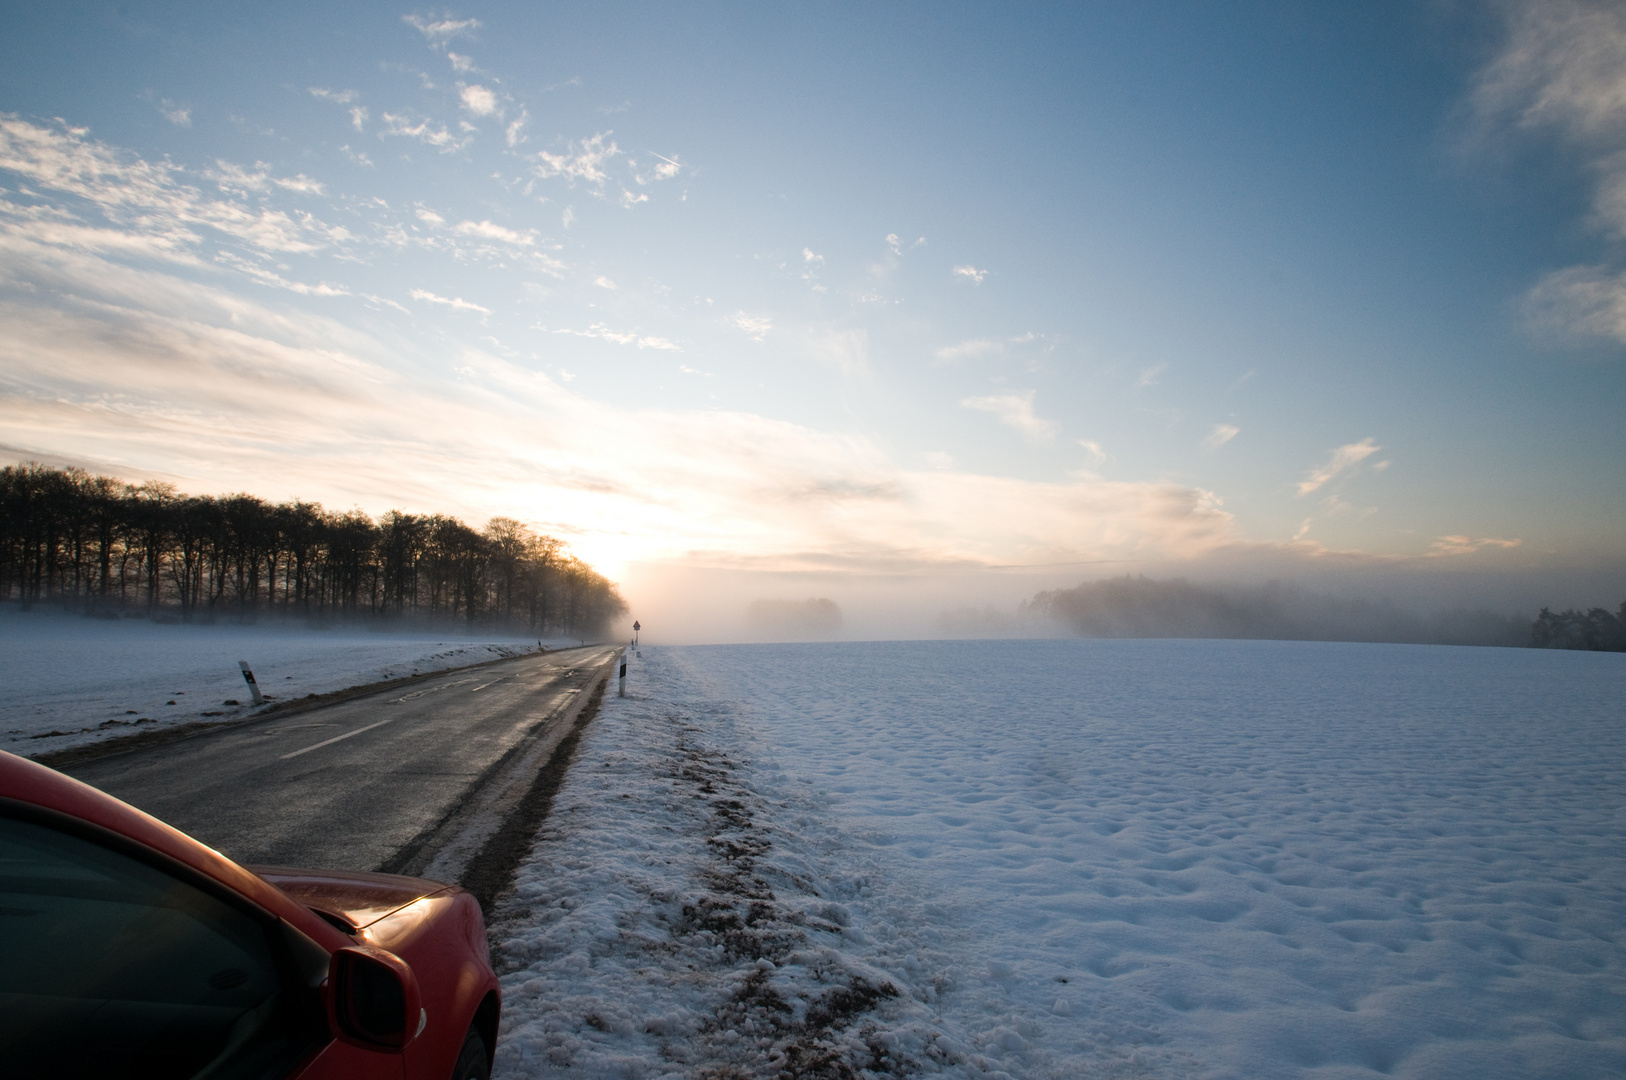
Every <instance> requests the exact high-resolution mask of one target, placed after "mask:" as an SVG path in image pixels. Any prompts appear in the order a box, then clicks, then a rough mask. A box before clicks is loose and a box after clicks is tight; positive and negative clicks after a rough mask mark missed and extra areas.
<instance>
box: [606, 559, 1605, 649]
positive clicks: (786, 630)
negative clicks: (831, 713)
mask: <svg viewBox="0 0 1626 1080" xmlns="http://www.w3.org/2000/svg"><path fill="white" fill-rule="evenodd" d="M622 591H623V595H624V596H626V598H627V600H628V602H629V604H630V606H631V609H632V610H631V614H630V615H629V617H628V620H627V625H628V629H627V631H626V633H627V635H628V636H630V626H631V619H633V618H637V619H639V620H641V622H642V624H643V640H644V641H645V642H647V643H650V644H657V643H665V644H706V643H717V644H722V643H730V642H774V641H821V640H824V641H868V640H898V639H904V640H911V639H930V638H966V639H977V638H1050V637H1070V636H1090V637H1215V638H1278V639H1290V640H1325V641H1380V642H1418V643H1431V644H1458V645H1525V644H1527V643H1528V642H1529V635H1530V623H1531V621H1532V620H1533V619H1534V618H1535V616H1536V613H1537V612H1538V611H1539V610H1540V609H1541V608H1543V607H1550V608H1552V609H1554V610H1555V611H1556V610H1560V609H1563V608H1569V607H1574V608H1580V609H1582V610H1585V609H1587V608H1590V607H1594V606H1604V607H1607V608H1610V609H1613V608H1615V607H1616V606H1617V605H1618V604H1619V603H1620V602H1621V600H1622V599H1626V572H1621V571H1617V570H1613V569H1599V568H1562V567H1560V568H1542V567H1529V568H1498V569H1496V570H1493V571H1492V570H1482V571H1472V570H1460V569H1453V570H1440V569H1437V568H1436V567H1435V566H1432V565H1423V566H1417V565H1405V564H1399V565H1397V564H1383V565H1364V566H1363V565H1351V564H1340V565H1331V566H1327V565H1309V566H1306V565H1305V564H1304V562H1302V561H1301V562H1296V563H1295V562H1289V561H1285V560H1282V561H1277V562H1275V563H1273V564H1263V563H1257V562H1256V563H1254V564H1251V565H1250V564H1243V563H1239V562H1232V563H1228V564H1221V563H1217V562H1210V563H1206V564H1201V565H1196V564H1191V563H1187V564H1157V565H1151V564H1148V565H1144V566H1133V567H1125V566H1123V565H1122V564H1074V565H1069V566H1062V567H1037V568H1032V567H1010V568H969V567H967V568H954V569H951V570H941V569H930V568H921V567H906V568H902V569H899V570H895V571H889V570H886V569H880V570H865V571H860V570H851V569H842V570H825V569H801V570H760V569H749V568H717V567H694V566H683V565H673V564H652V563H639V564H633V565H632V566H629V567H628V568H627V570H626V573H625V575H624V577H623V581H622Z"/></svg>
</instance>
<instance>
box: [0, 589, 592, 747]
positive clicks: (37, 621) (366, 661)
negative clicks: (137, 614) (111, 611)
mask: <svg viewBox="0 0 1626 1080" xmlns="http://www.w3.org/2000/svg"><path fill="white" fill-rule="evenodd" d="M548 644H549V646H550V647H555V646H559V645H575V644H576V642H575V641H574V640H572V641H568V642H565V641H557V642H555V641H550V642H549V643H548ZM536 646H537V641H536V639H535V638H529V639H521V638H508V637H492V638H471V637H467V636H463V637H460V636H458V635H455V634H453V635H447V634H438V635H429V634H401V635H395V634H371V633H365V632H356V631H344V630H330V631H311V630H306V629H303V628H291V627H283V626H276V625H271V626H235V625H229V624H222V625H215V626H184V625H183V626H170V625H163V624H157V623H152V622H148V621H146V620H144V619H117V620H96V619H84V618H79V617H76V616H71V615H61V614H57V613H54V612H27V613H24V612H19V611H0V687H3V688H4V692H3V693H0V749H5V750H9V751H11V752H12V753H14V754H34V753H39V752H41V751H45V750H57V749H61V748H63V747H67V746H77V745H80V744H82V743H86V742H92V741H95V740H98V739H105V738H110V737H113V736H117V735H124V734H129V733H130V732H132V731H150V730H153V729H154V728H157V727H165V726H171V725H175V724H186V723H196V722H199V721H206V720H231V719H236V718H239V717H242V716H245V715H248V714H249V713H250V712H252V711H253V707H252V702H251V701H250V696H249V691H248V687H247V686H246V685H245V684H244V682H243V676H242V673H241V672H240V671H239V670H238V667H237V662H238V661H239V660H246V661H248V664H249V667H250V668H251V669H252V670H253V672H254V677H255V679H256V681H258V682H259V684H260V688H261V690H262V691H263V692H264V693H265V694H266V695H267V696H268V697H270V698H271V699H272V700H273V701H290V700H293V699H294V698H302V697H304V696H306V695H307V694H325V693H329V692H331V691H334V690H343V689H346V688H347V687H351V686H360V685H364V684H366V683H371V682H378V681H380V680H382V679H391V678H395V677H397V676H402V675H411V674H412V673H413V672H415V671H417V672H430V671H441V670H444V669H446V668H454V667H462V666H464V665H466V664H475V663H479V662H480V661H482V660H495V659H498V658H500V657H503V656H518V655H519V654H521V653H524V652H535V651H536ZM228 700H232V701H236V702H239V703H240V704H237V705H228V704H225V702H227V701H228ZM53 733H55V734H53Z"/></svg>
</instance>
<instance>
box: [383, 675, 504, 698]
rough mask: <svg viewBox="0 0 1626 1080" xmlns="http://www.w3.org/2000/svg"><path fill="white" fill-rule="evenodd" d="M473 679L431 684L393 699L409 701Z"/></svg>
mask: <svg viewBox="0 0 1626 1080" xmlns="http://www.w3.org/2000/svg"><path fill="white" fill-rule="evenodd" d="M473 681H474V680H473V679H459V680H457V681H456V682H449V683H441V684H440V685H439V686H431V687H428V688H427V689H424V690H414V691H413V692H412V693H410V694H407V695H406V696H404V697H398V698H396V699H395V700H396V701H410V700H412V699H413V698H421V697H423V696H424V695H425V694H438V693H440V692H441V691H442V690H450V689H451V688H452V687H454V686H462V685H463V684H464V683H469V682H473ZM487 685H489V684H487Z"/></svg>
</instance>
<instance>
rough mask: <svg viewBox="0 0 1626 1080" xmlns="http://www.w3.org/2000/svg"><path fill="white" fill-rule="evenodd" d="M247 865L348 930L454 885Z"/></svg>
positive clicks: (390, 876) (351, 872) (357, 872)
mask: <svg viewBox="0 0 1626 1080" xmlns="http://www.w3.org/2000/svg"><path fill="white" fill-rule="evenodd" d="M246 869H247V870H249V871H250V872H251V873H253V874H256V875H258V876H259V877H261V878H263V879H265V880H266V881H268V882H270V883H271V884H272V885H275V886H276V887H277V888H279V889H281V890H282V891H283V892H285V893H287V894H288V895H289V896H290V897H292V898H293V900H294V901H295V902H297V903H300V904H303V905H304V906H305V907H308V908H310V909H311V910H312V911H314V912H316V913H317V914H318V915H321V916H323V917H324V918H326V919H327V921H328V922H330V923H334V924H335V925H338V926H339V929H340V930H343V931H345V932H346V933H351V932H354V931H356V930H361V929H363V928H365V927H368V926H371V925H372V924H373V923H375V922H377V921H378V920H379V919H382V918H384V917H385V916H386V915H389V914H391V913H393V912H396V911H400V910H401V909H402V908H404V907H406V906H407V905H408V904H411V903H414V902H416V901H418V900H422V899H423V898H424V897H426V896H433V895H434V894H436V893H442V892H445V891H446V890H448V889H451V888H453V887H454V886H451V885H447V884H445V883H444V882H440V881H428V880H426V879H424V878H414V877H402V876H401V875H399V874H372V873H367V872H366V871H362V870H295V869H292V868H290V867H286V866H250V867H246ZM341 923H342V924H343V925H339V924H341Z"/></svg>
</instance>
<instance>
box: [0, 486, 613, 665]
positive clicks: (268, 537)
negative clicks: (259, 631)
mask: <svg viewBox="0 0 1626 1080" xmlns="http://www.w3.org/2000/svg"><path fill="white" fill-rule="evenodd" d="M0 603H18V604H21V605H22V606H24V607H31V606H33V605H54V606H56V607H60V608H62V609H64V610H69V611H76V612H82V613H84V614H87V615H108V616H115V615H120V614H136V615H139V614H145V615H147V616H148V617H152V618H158V619H166V620H167V619H172V618H178V619H181V620H183V621H210V620H214V619H221V618H236V619H245V620H246V619H254V618H258V617H261V616H273V617H285V618H297V619H301V620H307V621H316V622H332V621H346V622H349V621H358V620H365V621H370V622H378V623H398V624H403V625H425V626H443V625H449V624H452V623H457V624H461V625H466V626H467V627H469V628H470V629H473V628H475V627H484V628H490V629H493V630H504V631H512V632H516V633H518V632H524V633H529V634H535V635H538V636H548V635H550V634H560V635H570V636H597V635H599V634H601V633H602V632H604V631H605V630H606V629H607V628H608V626H609V624H610V622H611V621H612V620H614V619H615V618H616V617H618V616H620V615H623V614H625V613H626V611H627V605H626V603H625V602H624V601H623V600H622V599H621V596H620V594H619V593H618V592H617V591H616V588H615V585H614V584H613V583H611V582H610V581H608V580H606V579H605V578H604V577H603V576H602V575H600V574H599V573H597V572H596V571H595V570H594V569H593V568H592V567H590V566H588V565H587V564H586V563H584V562H582V561H581V560H580V559H578V558H576V557H574V556H573V555H570V554H569V553H568V552H567V551H566V550H565V545H564V544H563V543H562V542H561V541H559V540H556V539H555V538H553V537H551V536H539V535H537V534H536V533H534V532H532V531H531V529H530V528H529V527H527V526H525V525H523V524H521V523H520V522H518V521H515V520H513V519H511V518H502V517H498V518H492V519H491V521H490V522H489V523H488V524H487V525H486V527H485V528H484V529H483V530H475V529H472V528H470V527H469V526H467V525H465V524H464V523H463V522H461V521H459V520H458V519H457V518H455V517H448V516H446V515H444V514H403V513H401V512H399V511H396V510H391V511H390V512H389V513H387V514H384V515H383V516H382V517H380V518H378V519H377V520H374V519H373V518H371V517H369V516H368V515H367V514H365V513H363V512H362V511H360V510H351V511H349V512H347V513H331V512H329V511H327V510H324V509H323V508H322V507H321V505H320V504H318V503H309V502H283V503H275V504H273V503H268V502H266V501H265V500H264V499H260V498H257V497H255V496H253V495H243V494H237V495H220V496H209V495H183V494H180V493H179V492H177V491H176V490H175V487H174V485H172V484H165V483H159V482H155V481H148V482H146V483H142V484H129V483H125V482H123V481H121V480H116V479H114V478H112V477H107V476H94V475H91V474H90V473H87V472H85V471H83V470H81V469H55V468H49V467H47V466H44V465H38V464H24V465H17V466H6V467H4V468H0Z"/></svg>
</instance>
